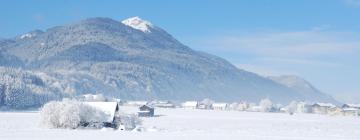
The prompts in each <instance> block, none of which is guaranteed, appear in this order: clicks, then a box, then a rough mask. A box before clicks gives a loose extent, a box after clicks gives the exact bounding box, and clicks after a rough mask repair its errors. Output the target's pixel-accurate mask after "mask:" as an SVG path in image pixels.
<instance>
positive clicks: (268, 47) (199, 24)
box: [0, 0, 360, 102]
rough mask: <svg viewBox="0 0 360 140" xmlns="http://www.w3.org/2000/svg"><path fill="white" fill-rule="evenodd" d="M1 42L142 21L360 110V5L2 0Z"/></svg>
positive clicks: (348, 1) (357, 0)
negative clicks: (74, 26) (99, 20)
mask: <svg viewBox="0 0 360 140" xmlns="http://www.w3.org/2000/svg"><path fill="white" fill-rule="evenodd" d="M0 9H1V12H0V19H1V20H0V38H11V37H14V36H16V35H20V34H23V33H26V32H28V31H31V30H34V29H41V30H46V29H47V28H50V27H53V26H58V25H64V24H69V23H72V22H76V21H79V20H82V19H85V18H89V17H110V18H113V19H115V20H119V21H120V20H122V19H125V18H127V17H132V16H140V17H141V18H143V19H146V20H149V21H150V22H152V23H153V24H155V25H157V26H159V27H161V28H163V29H165V30H166V31H168V32H169V33H170V34H172V35H173V36H174V37H175V38H177V39H178V40H180V41H181V42H183V43H184V44H185V45H188V46H189V47H191V48H193V49H195V50H200V51H204V52H208V53H210V54H214V55H217V56H220V57H222V58H225V59H226V60H228V61H230V62H231V63H233V64H234V65H236V66H238V67H239V68H241V69H245V70H249V71H252V72H256V73H259V74H261V75H282V74H295V75H298V76H300V77H303V78H305V79H306V80H308V81H310V82H311V83H312V84H313V85H315V86H316V87H317V88H319V89H320V90H322V91H324V92H326V93H329V94H331V95H334V96H335V97H337V98H340V99H342V100H346V101H349V102H360V101H359V100H360V84H359V83H360V74H359V72H360V0H291V1H289V0H274V1H269V0H223V1H218V0H206V1H205V0H197V1H194V0H179V1H170V0H151V1H150V0H137V1H131V0H101V1H100V0H98V1H96V0H76V1H73V0H51V1H49V0H32V1H30V0H28V1H24V0H2V2H1V5H0Z"/></svg>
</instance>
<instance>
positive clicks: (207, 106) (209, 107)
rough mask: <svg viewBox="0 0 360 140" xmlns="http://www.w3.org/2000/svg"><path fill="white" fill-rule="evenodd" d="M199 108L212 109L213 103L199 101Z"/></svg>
mask: <svg viewBox="0 0 360 140" xmlns="http://www.w3.org/2000/svg"><path fill="white" fill-rule="evenodd" d="M198 109H212V104H204V103H199V106H198Z"/></svg>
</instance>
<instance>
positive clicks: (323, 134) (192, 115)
mask: <svg viewBox="0 0 360 140" xmlns="http://www.w3.org/2000/svg"><path fill="white" fill-rule="evenodd" d="M120 109H121V110H123V111H127V112H134V111H136V110H135V108H130V107H121V108H120ZM155 111H156V114H157V117H153V118H144V119H143V127H144V128H145V129H146V132H124V131H113V130H59V129H46V128H42V127H41V126H39V113H38V112H0V140H10V139H11V140H12V139H17V140H24V139H26V140H42V139H44V140H48V139H51V140H54V139H66V140H70V139H74V140H75V139H77V140H79V139H131V140H143V139H156V140H165V139H166V140H169V139H171V140H187V139H203V140H218V139H223V140H231V139H233V140H239V139H244V140H265V139H266V140H359V139H360V118H356V117H331V116H324V115H314V114H295V115H292V116H291V115H288V114H281V113H256V112H236V111H211V110H186V109H156V110H155Z"/></svg>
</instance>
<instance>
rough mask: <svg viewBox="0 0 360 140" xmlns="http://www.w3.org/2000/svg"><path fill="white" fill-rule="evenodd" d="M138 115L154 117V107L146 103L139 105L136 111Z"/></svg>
mask: <svg viewBox="0 0 360 140" xmlns="http://www.w3.org/2000/svg"><path fill="white" fill-rule="evenodd" d="M138 116H139V117H154V108H153V107H151V106H148V105H143V106H141V107H139V111H138Z"/></svg>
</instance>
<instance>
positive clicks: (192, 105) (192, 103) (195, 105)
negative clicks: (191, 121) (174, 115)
mask: <svg viewBox="0 0 360 140" xmlns="http://www.w3.org/2000/svg"><path fill="white" fill-rule="evenodd" d="M182 107H183V108H186V109H197V108H198V107H199V103H198V102H197V101H186V102H184V103H182Z"/></svg>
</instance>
